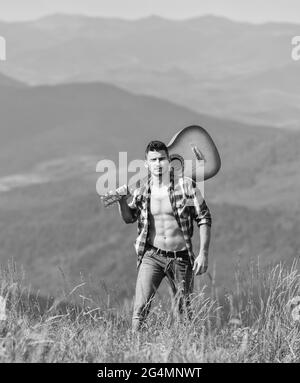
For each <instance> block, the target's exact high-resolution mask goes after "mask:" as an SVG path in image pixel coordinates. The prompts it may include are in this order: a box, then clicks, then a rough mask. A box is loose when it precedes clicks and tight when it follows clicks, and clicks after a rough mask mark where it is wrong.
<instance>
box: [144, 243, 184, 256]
mask: <svg viewBox="0 0 300 383" xmlns="http://www.w3.org/2000/svg"><path fill="white" fill-rule="evenodd" d="M147 247H148V248H151V249H154V250H155V252H156V254H160V255H162V256H163V257H167V258H175V259H176V258H178V257H179V258H183V257H186V256H188V251H187V250H180V251H168V250H163V249H159V248H158V247H156V246H153V245H150V244H149V243H147Z"/></svg>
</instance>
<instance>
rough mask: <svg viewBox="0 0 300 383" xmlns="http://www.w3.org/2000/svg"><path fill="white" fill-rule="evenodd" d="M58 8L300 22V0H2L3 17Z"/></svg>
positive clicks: (136, 15) (132, 14) (34, 15)
mask: <svg viewBox="0 0 300 383" xmlns="http://www.w3.org/2000/svg"><path fill="white" fill-rule="evenodd" d="M58 12H59V13H76V14H85V15H91V16H104V17H120V18H129V19H135V18H139V17H145V16H148V15H151V14H156V15H160V16H163V17H166V18H175V19H180V18H189V17H195V16H199V15H203V14H214V15H221V16H226V17H228V18H231V19H234V20H241V21H251V22H265V21H290V22H296V23H299V24H300V0H26V1H24V0H0V20H7V21H12V20H24V19H25V20H26V19H35V18H38V17H41V16H43V15H46V14H51V13H58Z"/></svg>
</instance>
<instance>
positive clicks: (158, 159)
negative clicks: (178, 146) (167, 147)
mask: <svg viewBox="0 0 300 383" xmlns="http://www.w3.org/2000/svg"><path fill="white" fill-rule="evenodd" d="M145 165H146V167H147V168H148V169H149V171H150V173H151V175H153V176H157V177H158V176H161V175H162V174H166V173H167V172H168V170H169V158H168V156H167V153H166V152H165V151H164V150H159V151H158V152H157V151H153V152H152V151H150V152H148V153H147V157H146V161H145Z"/></svg>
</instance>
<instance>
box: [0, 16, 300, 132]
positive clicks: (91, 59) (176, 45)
mask: <svg viewBox="0 0 300 383" xmlns="http://www.w3.org/2000/svg"><path fill="white" fill-rule="evenodd" d="M1 33H2V35H3V36H5V38H6V40H7V47H8V59H7V61H6V62H3V63H1V66H0V71H2V72H3V73H6V74H8V75H10V76H12V77H14V78H17V79H20V80H22V81H25V82H28V83H30V84H45V83H51V84H54V83H55V84H56V83H61V82H74V81H76V82H78V81H82V82H86V81H90V82H94V81H105V82H110V83H113V84H116V85H118V86H122V87H123V88H125V89H128V90H131V91H134V92H138V93H142V94H149V95H154V96H158V97H160V98H166V99H168V100H171V101H174V102H176V103H179V104H182V105H185V106H187V107H190V108H192V109H194V110H195V111H198V112H201V113H207V114H213V115H217V116H219V117H220V118H230V119H236V120H243V121H246V122H255V123H257V124H261V123H263V124H269V125H271V126H280V127H288V128H298V127H299V118H300V117H299V116H300V110H299V105H300V103H299V87H298V85H297V78H298V77H299V75H300V65H299V63H298V62H293V61H292V59H291V51H292V45H291V39H292V37H293V36H295V35H298V34H299V25H296V24H288V23H266V24H259V25H257V24H250V23H238V22H233V21H230V20H228V19H224V18H220V17H214V16H204V17H198V18H194V19H190V20H181V21H175V20H167V19H163V18H160V17H157V16H152V17H148V18H143V19H140V20H135V21H128V20H120V19H105V18H91V17H86V16H76V15H72V16H67V15H59V14H58V15H53V16H47V17H44V18H41V19H39V20H36V21H30V22H17V23H1Z"/></svg>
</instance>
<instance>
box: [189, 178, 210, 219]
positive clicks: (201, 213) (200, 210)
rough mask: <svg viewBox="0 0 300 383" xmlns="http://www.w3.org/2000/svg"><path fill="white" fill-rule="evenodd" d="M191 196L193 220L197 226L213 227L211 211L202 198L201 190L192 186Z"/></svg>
mask: <svg viewBox="0 0 300 383" xmlns="http://www.w3.org/2000/svg"><path fill="white" fill-rule="evenodd" d="M190 195H191V196H192V209H193V218H194V220H195V221H196V223H197V226H198V227H200V225H204V224H205V225H208V226H210V227H211V224H212V218H211V214H210V210H209V208H208V206H207V204H206V202H205V200H204V198H203V196H202V193H201V191H200V189H199V188H198V187H197V186H193V185H192V184H191V185H190Z"/></svg>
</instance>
